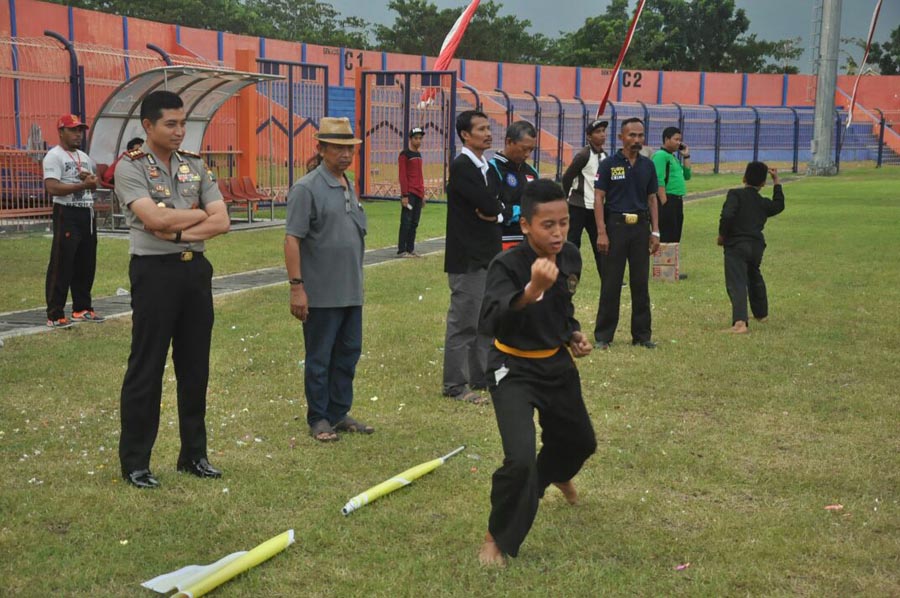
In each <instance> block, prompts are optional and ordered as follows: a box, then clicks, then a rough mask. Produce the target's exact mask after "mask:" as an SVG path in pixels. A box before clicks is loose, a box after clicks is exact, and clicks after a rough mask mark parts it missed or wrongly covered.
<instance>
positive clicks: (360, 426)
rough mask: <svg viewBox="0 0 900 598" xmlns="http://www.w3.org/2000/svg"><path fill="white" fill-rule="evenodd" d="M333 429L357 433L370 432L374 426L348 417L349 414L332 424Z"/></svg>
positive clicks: (373, 429)
mask: <svg viewBox="0 0 900 598" xmlns="http://www.w3.org/2000/svg"><path fill="white" fill-rule="evenodd" d="M334 429H335V430H337V431H338V432H352V433H357V434H371V433H372V432H374V431H375V428H373V427H372V426H369V425H366V424H364V423H362V422H361V421H357V420H355V419H353V418H352V417H350V416H349V415H348V416H347V417H345V418H344V419H342V420H341V421H339V422H338V423H336V424H334Z"/></svg>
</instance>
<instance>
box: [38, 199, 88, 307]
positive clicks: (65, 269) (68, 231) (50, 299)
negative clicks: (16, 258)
mask: <svg viewBox="0 0 900 598" xmlns="http://www.w3.org/2000/svg"><path fill="white" fill-rule="evenodd" d="M93 216H94V214H93V210H91V209H90V208H75V207H69V206H63V205H60V204H53V242H52V245H51V246H50V262H49V263H48V264H47V279H46V285H45V295H46V300H47V319H49V320H58V319H60V318H62V317H65V315H66V314H65V307H66V297H67V296H68V294H69V288H71V289H72V311H83V310H86V309H93V305H92V304H91V287H93V286H94V273H95V272H96V270H97V228H96V221H95V220H94V217H93Z"/></svg>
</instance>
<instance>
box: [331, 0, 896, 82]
mask: <svg viewBox="0 0 900 598" xmlns="http://www.w3.org/2000/svg"><path fill="white" fill-rule="evenodd" d="M323 1H326V2H329V3H330V4H331V5H332V6H334V8H335V9H337V10H338V11H339V12H340V13H341V14H342V15H345V16H349V15H354V16H358V17H362V18H363V19H365V20H367V21H370V22H373V23H381V24H385V25H389V24H391V23H393V22H394V20H395V18H396V13H394V12H393V11H391V10H388V8H387V4H388V2H387V0H366V1H361V0H323ZM429 1H430V2H432V3H434V4H436V5H437V6H438V8H441V9H443V8H459V9H460V12H462V8H463V7H464V6H466V5H468V1H467V0H429ZM497 1H498V2H499V3H502V4H503V8H502V9H501V14H503V15H507V14H515V16H516V17H517V18H519V19H528V20H530V21H531V23H532V32H535V33H543V34H544V35H547V36H550V37H554V36H556V35H558V34H559V32H560V31H564V32H569V31H574V30H576V29H578V28H580V27H581V26H582V25H583V24H584V20H585V18H586V17H589V16H596V15H599V14H602V13H603V12H604V11H605V10H606V6H607V5H608V4H609V0H590V1H588V0H558V1H556V2H554V1H552V0H497ZM817 2H818V0H736V2H735V4H736V5H737V7H738V8H743V9H744V11H745V12H746V13H747V16H748V17H749V19H750V33H756V35H757V37H758V38H760V39H765V40H779V39H787V38H792V37H798V36H800V37H802V38H803V48H804V54H803V56H802V57H801V58H800V59H799V60H798V61H797V66H798V67H800V71H801V72H804V73H805V72H809V71H810V68H811V64H810V55H809V53H808V51H807V49H808V48H809V43H810V37H811V34H812V20H813V7H814V6H815V5H816V4H817ZM636 4H637V2H636V0H630V1H629V5H630V7H631V8H632V9H633V8H634V7H635V6H636ZM842 4H843V9H842V11H841V37H861V38H864V37H865V36H866V34H867V33H868V30H869V22H870V20H871V18H872V11H873V10H874V9H875V0H843V2H842ZM898 24H900V2H898V0H888V1H887V2H885V3H884V5H883V6H882V8H881V15H880V17H879V19H878V26H877V27H876V29H875V40H876V41H885V40H887V39H888V36H889V34H890V31H891V29H894V28H895V27H897V25H898ZM623 35H624V32H623ZM616 43H617V44H619V43H620V42H618V41H617V42H616ZM635 43H640V39H636V40H635ZM842 47H843V48H845V49H847V50H850V51H851V52H852V54H853V56H854V59H855V60H856V61H857V62H859V61H860V60H861V59H862V50H860V49H859V48H856V47H852V48H851V47H850V46H847V45H844V46H842ZM845 62H846V57H845V56H844V55H842V56H841V58H840V60H839V62H838V64H839V65H840V66H841V67H843V65H844V63H845Z"/></svg>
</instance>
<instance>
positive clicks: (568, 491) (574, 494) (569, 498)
mask: <svg viewBox="0 0 900 598" xmlns="http://www.w3.org/2000/svg"><path fill="white" fill-rule="evenodd" d="M553 485H554V486H556V487H557V488H559V490H560V492H562V493H563V496H565V497H566V502H568V503H569V504H570V505H575V504H578V491H577V490H575V484H573V483H572V480H569V481H568V482H553Z"/></svg>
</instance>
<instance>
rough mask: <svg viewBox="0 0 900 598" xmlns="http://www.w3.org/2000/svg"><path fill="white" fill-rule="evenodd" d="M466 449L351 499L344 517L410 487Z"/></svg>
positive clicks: (412, 470) (342, 511)
mask: <svg viewBox="0 0 900 598" xmlns="http://www.w3.org/2000/svg"><path fill="white" fill-rule="evenodd" d="M465 448H466V447H465V445H463V446H461V447H459V448H458V449H456V450H454V451H451V452H449V453H447V454H446V455H444V456H443V457H439V458H437V459H433V460H431V461H428V462H426V463H422V464H421V465H416V466H415V467H411V468H409V469H407V470H406V471H403V472H401V473H398V474H397V475H395V476H394V477H392V478H391V479H389V480H385V481H384V482H381V483H380V484H378V485H377V486H372V487H371V488H369V489H368V490H366V491H365V492H363V493H361V494H357V495H356V496H354V497H353V498H351V499H350V500H349V501H348V502H347V504H346V505H344V508H343V509H341V513H342V514H344V515H349V514H350V513H352V512H353V511H355V510H356V509H359V508H361V507H363V506H365V505H367V504H369V503H370V502H372V501H374V500H377V499H379V498H381V497H382V496H384V495H385V494H390V493H391V492H393V491H394V490H397V489H398V488H402V487H404V486H409V485H410V484H411V483H412V481H413V480H415V479H418V478H421V477H422V476H423V475H425V474H427V473H431V472H432V471H434V470H435V469H437V468H438V467H440V466H441V465H443V464H444V463H446V461H447V459H449V458H450V457H452V456H453V455H456V454H457V453H459V452H461V451H462V450H463V449H465Z"/></svg>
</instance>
